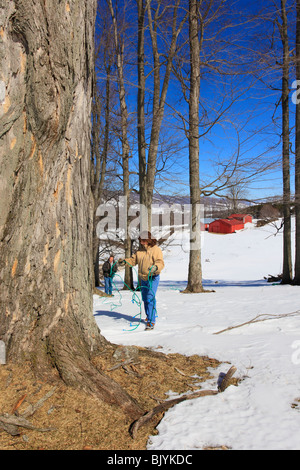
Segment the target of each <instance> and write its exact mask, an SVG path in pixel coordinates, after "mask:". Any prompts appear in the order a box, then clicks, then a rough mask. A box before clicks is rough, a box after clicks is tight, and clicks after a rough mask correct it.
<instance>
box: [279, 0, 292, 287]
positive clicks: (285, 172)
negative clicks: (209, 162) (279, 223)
mask: <svg viewBox="0 0 300 470" xmlns="http://www.w3.org/2000/svg"><path fill="white" fill-rule="evenodd" d="M281 17H282V27H281V40H282V47H283V57H282V61H283V65H282V98H281V102H282V177H283V219H284V231H283V273H282V283H283V284H289V283H290V282H291V280H292V247H291V209H290V204H291V189H290V126H289V99H290V97H289V62H290V59H289V55H290V54H289V41H288V22H287V12H286V0H281Z"/></svg>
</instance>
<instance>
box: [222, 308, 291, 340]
mask: <svg viewBox="0 0 300 470" xmlns="http://www.w3.org/2000/svg"><path fill="white" fill-rule="evenodd" d="M297 315H300V310H297V311H296V312H291V313H283V314H281V315H273V314H267V313H264V314H261V315H257V316H256V317H254V318H253V319H252V320H249V321H246V322H245V323H241V324H240V325H235V326H229V327H228V328H225V329H224V330H221V331H217V332H216V333H213V334H214V335H219V334H221V333H224V332H225V331H229V330H234V329H235V328H241V327H242V326H245V325H251V324H252V323H258V322H262V321H266V320H277V319H278V318H285V317H293V316H297Z"/></svg>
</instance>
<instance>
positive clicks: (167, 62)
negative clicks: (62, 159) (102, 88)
mask: <svg viewBox="0 0 300 470" xmlns="http://www.w3.org/2000/svg"><path fill="white" fill-rule="evenodd" d="M137 4H138V106H137V113H138V151H139V186H140V203H141V205H142V208H146V212H147V214H141V217H142V221H141V222H142V225H146V226H148V227H150V228H151V204H152V198H153V190H154V182H155V175H156V162H157V155H158V147H159V138H160V132H161V126H162V122H163V117H164V111H165V105H166V100H167V91H168V88H169V83H170V77H171V72H172V66H173V60H174V57H175V54H176V45H177V41H178V37H179V35H180V33H181V31H182V28H183V26H184V24H185V21H186V18H187V14H186V13H185V14H184V15H181V17H180V15H179V14H178V10H179V6H180V0H176V1H175V2H174V4H172V5H171V4H170V3H169V2H165V1H163V0H158V1H154V0H137ZM146 16H147V18H148V29H149V34H150V39H151V47H152V55H153V68H152V70H151V71H150V72H149V74H148V76H149V77H151V78H152V79H153V91H152V120H151V132H150V139H149V143H147V139H146V119H145V99H146V90H147V87H146V79H147V77H146V74H145V61H146V57H145V31H146V22H145V18H146ZM164 27H165V30H164ZM166 35H167V36H166ZM167 38H168V39H167ZM161 44H162V46H161V48H160V47H159V46H160V45H161ZM160 49H161V50H160ZM147 57H149V56H147Z"/></svg>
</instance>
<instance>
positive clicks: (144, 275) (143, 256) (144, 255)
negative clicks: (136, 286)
mask: <svg viewBox="0 0 300 470" xmlns="http://www.w3.org/2000/svg"><path fill="white" fill-rule="evenodd" d="M126 261H127V263H129V264H130V265H131V266H135V265H138V275H139V277H141V279H143V280H144V281H147V280H148V276H149V268H151V266H154V265H155V266H157V271H156V272H155V275H158V274H160V273H161V271H162V269H163V268H164V266H165V263H164V260H163V254H162V251H161V249H160V248H159V247H158V246H157V245H154V246H152V247H150V246H148V247H147V248H145V249H141V250H139V251H137V252H136V253H135V255H133V256H132V257H131V258H126Z"/></svg>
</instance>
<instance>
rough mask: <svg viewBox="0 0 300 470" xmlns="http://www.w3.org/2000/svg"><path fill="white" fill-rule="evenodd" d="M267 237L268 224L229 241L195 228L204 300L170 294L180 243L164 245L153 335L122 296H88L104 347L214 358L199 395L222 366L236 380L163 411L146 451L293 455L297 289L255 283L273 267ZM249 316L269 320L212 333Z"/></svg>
mask: <svg viewBox="0 0 300 470" xmlns="http://www.w3.org/2000/svg"><path fill="white" fill-rule="evenodd" d="M275 233H276V230H275V228H274V227H273V226H272V225H267V226H265V227H262V228H256V227H255V226H254V225H252V224H247V226H246V228H245V229H244V230H242V231H240V232H238V233H235V234H230V235H219V234H210V233H207V232H203V233H202V235H203V248H202V250H203V253H202V268H203V280H204V282H203V284H204V286H205V287H206V288H207V289H213V290H214V291H215V292H214V293H205V294H182V293H180V290H182V289H184V288H185V287H186V280H187V272H188V244H187V242H186V240H185V239H178V240H175V239H174V240H173V243H172V244H169V245H168V246H167V247H166V248H165V249H164V257H165V264H166V267H165V269H164V271H163V272H162V274H161V282H160V286H159V290H158V293H157V307H158V317H157V323H156V327H155V329H154V330H153V331H145V330H144V323H139V324H138V326H137V323H135V322H134V321H133V317H134V316H135V315H137V314H138V311H139V309H138V307H137V305H136V304H135V303H132V294H131V293H130V292H122V293H121V294H119V293H118V291H115V292H114V293H115V296H114V298H112V299H109V301H107V300H104V301H103V299H102V298H99V297H98V296H94V314H95V318H96V321H97V323H98V325H99V327H100V329H101V332H102V334H103V335H104V336H105V337H106V338H107V339H108V340H109V341H111V342H113V343H117V344H124V345H139V346H144V347H151V348H153V349H156V348H159V351H162V352H165V353H181V354H184V355H193V354H198V355H200V356H201V355H206V356H210V357H212V358H215V359H218V360H219V361H221V362H222V365H221V366H220V368H218V369H216V370H215V369H214V370H212V374H213V376H214V378H213V379H212V380H210V381H209V382H206V383H205V384H203V388H204V389H216V384H217V379H218V375H219V373H220V372H227V370H228V369H229V368H230V366H231V365H234V366H235V367H236V368H237V372H236V373H235V375H234V377H237V378H241V379H242V380H241V382H240V384H239V386H238V387H235V386H230V387H229V388H227V389H226V390H225V392H223V393H220V394H218V395H214V396H207V397H202V398H198V399H194V400H189V401H185V402H182V403H181V404H178V405H176V406H175V407H174V408H172V409H170V410H169V411H167V412H166V414H165V416H164V418H163V420H162V421H161V423H160V424H159V426H158V431H159V433H158V435H156V436H152V437H151V438H150V439H149V442H148V449H149V450H170V451H172V450H200V449H202V448H204V447H208V446H209V447H220V446H226V447H228V448H231V449H233V450H259V449H260V450H281V449H282V450H298V449H300V438H299V429H300V302H299V300H300V287H296V286H280V285H276V284H271V283H267V282H266V281H265V280H264V276H268V274H272V275H277V274H279V273H281V271H282V234H281V233H280V234H277V235H276V236H274V234H275ZM293 312H298V313H297V314H295V315H287V316H285V317H280V316H281V315H283V314H292V313H293ZM258 315H278V316H279V317H278V318H275V319H268V320H267V321H263V322H257V323H254V324H248V325H245V326H242V327H238V328H234V329H231V330H229V331H226V332H224V333H221V334H218V335H216V334H214V333H216V332H219V331H220V330H223V329H226V328H228V327H232V326H236V325H240V324H241V323H245V322H249V321H250V320H252V319H254V318H255V317H257V316H258ZM143 316H144V315H143ZM226 361H228V363H226ZM170 392H172V391H170ZM172 397H173V395H172ZM166 398H168V397H166ZM297 400H299V401H297Z"/></svg>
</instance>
